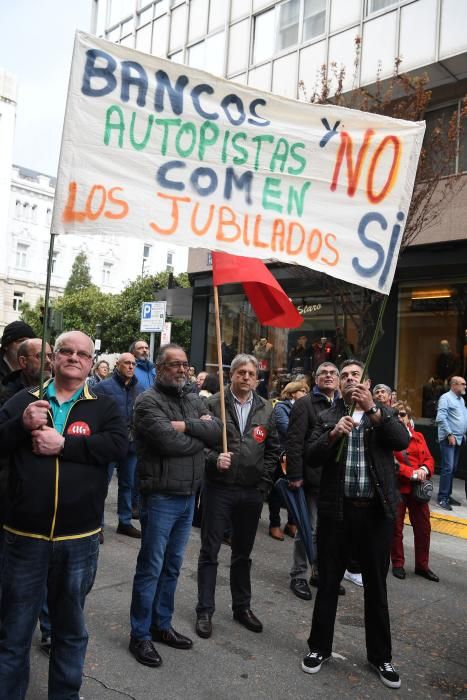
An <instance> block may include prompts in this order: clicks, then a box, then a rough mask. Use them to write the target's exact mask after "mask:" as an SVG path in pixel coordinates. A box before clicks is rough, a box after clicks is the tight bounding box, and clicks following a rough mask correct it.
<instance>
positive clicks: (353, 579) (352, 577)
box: [344, 569, 363, 586]
mask: <svg viewBox="0 0 467 700" xmlns="http://www.w3.org/2000/svg"><path fill="white" fill-rule="evenodd" d="M344 578H345V580H346V581H350V583H354V584H355V585H356V586H363V581H362V575H361V574H352V573H351V572H350V571H347V569H346V570H345V574H344Z"/></svg>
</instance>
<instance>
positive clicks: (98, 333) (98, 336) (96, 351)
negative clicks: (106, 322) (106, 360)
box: [94, 323, 102, 362]
mask: <svg viewBox="0 0 467 700" xmlns="http://www.w3.org/2000/svg"><path fill="white" fill-rule="evenodd" d="M101 329H102V326H101V324H100V323H96V333H95V338H94V362H96V361H97V358H98V357H99V352H100V349H101Z"/></svg>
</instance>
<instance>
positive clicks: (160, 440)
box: [133, 379, 222, 496]
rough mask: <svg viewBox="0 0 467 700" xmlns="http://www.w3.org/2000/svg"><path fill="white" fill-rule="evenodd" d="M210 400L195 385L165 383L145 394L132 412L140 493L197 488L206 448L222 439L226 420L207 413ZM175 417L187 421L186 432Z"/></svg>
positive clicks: (183, 493)
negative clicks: (175, 423)
mask: <svg viewBox="0 0 467 700" xmlns="http://www.w3.org/2000/svg"><path fill="white" fill-rule="evenodd" d="M208 413H209V411H208V410H207V408H206V404H205V402H204V401H203V399H201V398H200V397H199V396H198V394H195V393H193V392H192V388H191V385H188V384H186V385H185V386H184V387H183V389H181V390H180V389H179V388H177V387H169V386H165V385H163V384H161V383H160V382H159V381H158V380H157V379H156V381H155V383H154V385H153V386H152V387H151V388H150V389H148V390H147V391H145V392H143V393H142V394H140V395H139V396H138V397H137V399H136V402H135V408H134V412H133V423H134V433H135V440H136V454H137V456H138V466H137V468H138V476H139V482H140V490H141V493H145V494H150V493H156V492H158V493H166V494H171V495H173V496H188V495H191V494H193V493H195V492H196V490H197V488H198V486H199V485H200V483H201V478H202V476H203V471H204V457H205V455H204V448H205V447H214V445H216V444H217V443H218V441H219V439H220V436H221V433H222V424H221V422H220V420H218V419H217V418H214V417H213V418H212V420H201V416H203V415H206V414H208ZM171 421H184V422H185V426H186V430H185V432H184V433H182V432H179V431H177V430H175V428H174V427H172V425H171Z"/></svg>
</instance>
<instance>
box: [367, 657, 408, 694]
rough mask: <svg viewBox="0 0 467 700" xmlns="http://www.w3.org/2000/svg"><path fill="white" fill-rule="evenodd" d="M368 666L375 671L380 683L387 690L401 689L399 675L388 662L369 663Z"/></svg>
mask: <svg viewBox="0 0 467 700" xmlns="http://www.w3.org/2000/svg"><path fill="white" fill-rule="evenodd" d="M369 664H370V666H371V668H372V669H374V670H375V671H376V673H377V674H378V675H379V677H380V679H381V683H382V684H383V685H385V686H386V687H387V688H400V687H401V679H400V678H399V674H398V673H397V671H396V670H395V669H394V666H393V665H392V663H391V662H390V661H385V662H384V663H382V664H379V665H378V664H373V663H371V661H369Z"/></svg>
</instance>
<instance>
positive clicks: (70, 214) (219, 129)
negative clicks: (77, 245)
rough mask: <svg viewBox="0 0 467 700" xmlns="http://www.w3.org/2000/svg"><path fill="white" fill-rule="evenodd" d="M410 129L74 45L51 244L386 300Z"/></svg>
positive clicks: (399, 228) (415, 138)
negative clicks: (268, 274) (89, 238)
mask: <svg viewBox="0 0 467 700" xmlns="http://www.w3.org/2000/svg"><path fill="white" fill-rule="evenodd" d="M424 128H425V127H424V122H408V121H403V120H398V119H397V120H396V119H391V118H389V117H384V116H380V115H374V114H368V113H365V112H359V111H355V110H350V109H345V108H340V107H334V106H332V105H310V104H307V103H305V102H299V101H295V100H289V99H285V98H281V97H277V96H274V95H272V94H270V93H265V92H259V91H257V90H256V89H253V88H250V87H246V86H243V85H237V84H235V83H233V82H230V81H228V80H223V79H220V78H216V77H214V76H212V75H210V74H208V73H205V72H202V71H198V70H195V69H193V68H189V67H187V66H183V65H180V64H177V63H172V62H171V61H166V60H163V59H159V58H156V57H155V56H149V55H147V54H143V53H140V52H138V51H135V50H133V49H129V48H126V47H123V46H119V45H116V44H112V43H109V42H106V41H104V40H103V39H98V38H96V37H94V36H91V35H88V34H83V33H77V35H76V41H75V48H74V54H73V63H72V72H71V77H70V87H69V92H68V101H67V109H66V116H65V124H64V132H63V140H62V151H61V157H60V165H59V170H58V181H57V188H56V192H55V207H54V219H53V225H52V231H53V232H54V233H58V234H64V233H75V234H104V235H105V234H109V235H117V234H122V235H125V236H128V235H132V236H140V237H142V238H144V240H145V241H150V242H154V243H156V242H157V241H165V242H167V241H170V242H171V243H175V244H178V245H183V246H191V247H203V248H208V249H211V250H219V251H224V252H227V253H232V254H234V255H243V256H247V257H253V258H260V259H275V260H279V261H282V262H287V263H297V264H300V265H305V266H307V267H310V268H313V269H315V270H319V271H321V272H325V273H327V274H329V275H333V276H334V277H338V278H340V279H343V280H347V281H348V282H353V283H354V284H358V285H362V286H364V287H368V288H370V289H375V290H377V291H379V292H383V293H385V294H388V293H389V290H390V287H391V283H392V279H393V276H394V271H395V267H396V262H397V255H398V251H399V246H400V242H401V238H402V234H403V230H404V225H405V221H406V219H407V214H408V209H409V204H410V199H411V195H412V189H413V185H414V180H415V173H416V168H417V162H418V157H419V154H420V148H421V145H422V139H423V134H424Z"/></svg>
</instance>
